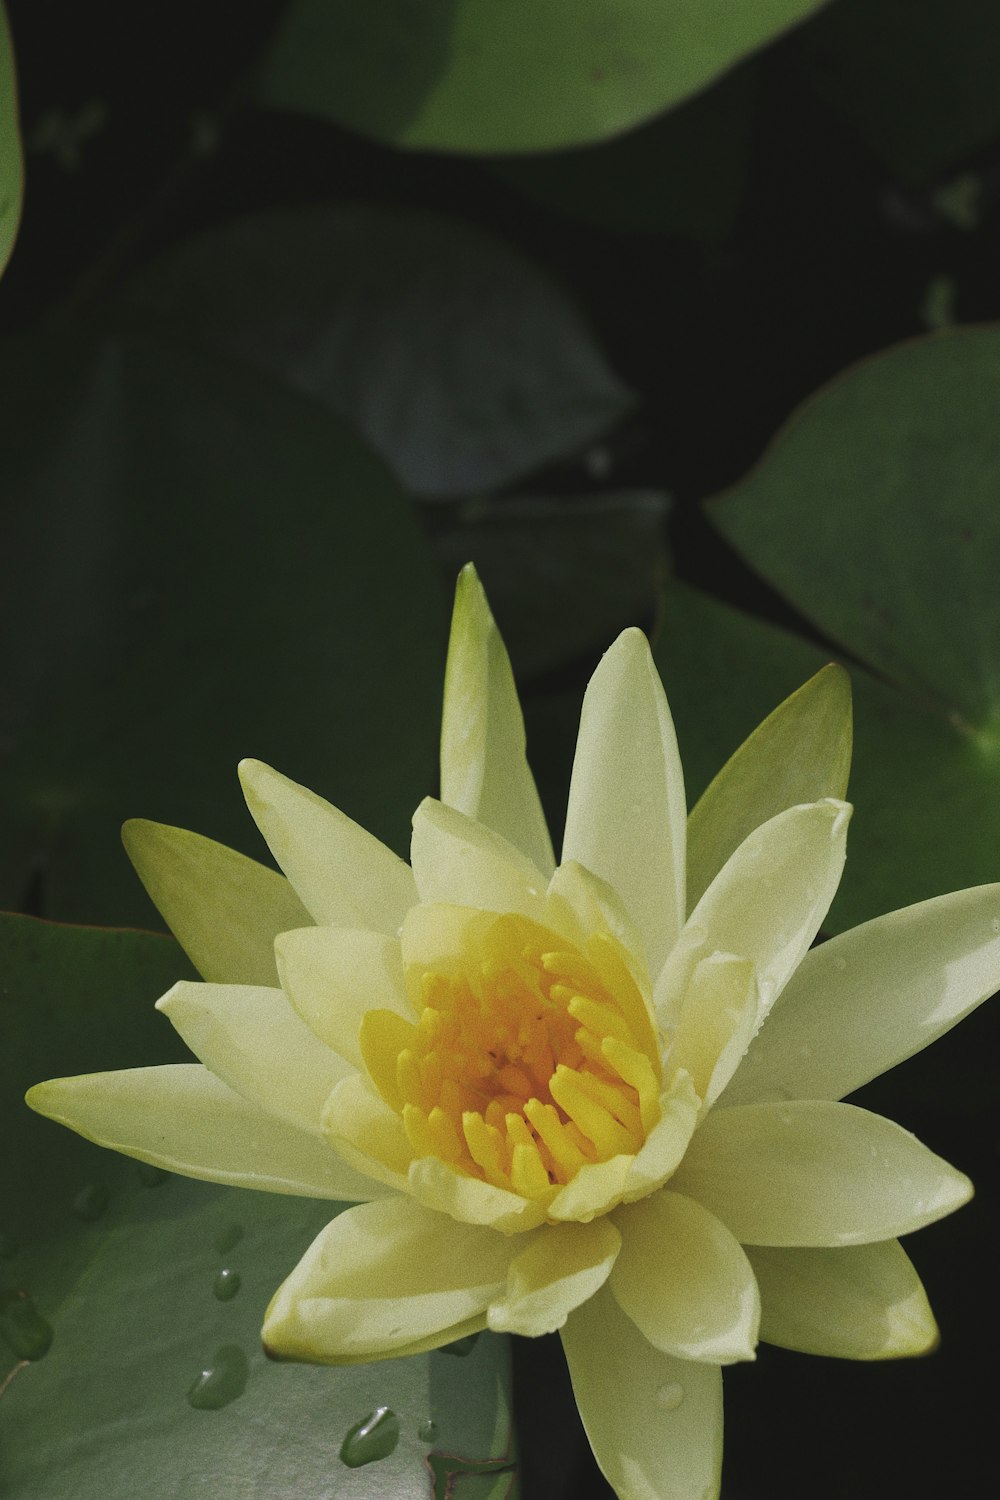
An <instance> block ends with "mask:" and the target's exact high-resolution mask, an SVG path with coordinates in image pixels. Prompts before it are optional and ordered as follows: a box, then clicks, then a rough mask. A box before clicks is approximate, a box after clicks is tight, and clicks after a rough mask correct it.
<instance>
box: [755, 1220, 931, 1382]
mask: <svg viewBox="0 0 1000 1500" xmlns="http://www.w3.org/2000/svg"><path fill="white" fill-rule="evenodd" d="M747 1255H748V1256H749V1258H750V1264H751V1265H752V1266H753V1268H754V1273H755V1274H756V1277H757V1280H758V1282H759V1284H760V1292H761V1298H762V1300H763V1304H764V1313H763V1317H762V1319H761V1328H760V1336H761V1338H762V1339H766V1341H767V1342H768V1343H769V1344H780V1345H781V1347H782V1348H784V1349H798V1350H800V1351H801V1352H802V1353H803V1354H826V1355H833V1356H835V1357H837V1358H840V1359H898V1358H900V1357H901V1356H903V1355H914V1354H926V1353H927V1351H928V1350H929V1349H933V1348H934V1346H935V1344H936V1343H937V1341H938V1330H937V1324H936V1323H935V1322H934V1315H933V1313H932V1312H931V1309H930V1304H929V1303H928V1301H927V1294H926V1293H925V1291H924V1289H923V1287H922V1286H921V1284H920V1277H919V1276H918V1275H917V1273H916V1271H915V1270H914V1269H913V1266H912V1264H911V1262H910V1259H909V1257H908V1256H907V1254H906V1252H905V1251H904V1249H903V1247H902V1245H901V1244H900V1243H899V1241H898V1240H881V1241H879V1242H878V1243H877V1244H873V1245H850V1246H848V1247H846V1248H845V1249H843V1250H780V1249H774V1248H771V1247H765V1246H763V1245H751V1246H750V1247H749V1249H748V1250H747Z"/></svg>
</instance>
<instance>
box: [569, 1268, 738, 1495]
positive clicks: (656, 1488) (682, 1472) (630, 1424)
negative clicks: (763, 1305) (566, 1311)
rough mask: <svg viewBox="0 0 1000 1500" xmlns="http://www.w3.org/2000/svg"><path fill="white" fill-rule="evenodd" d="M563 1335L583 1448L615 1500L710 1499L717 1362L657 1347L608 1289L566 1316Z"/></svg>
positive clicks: (716, 1476)
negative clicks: (673, 1354)
mask: <svg viewBox="0 0 1000 1500" xmlns="http://www.w3.org/2000/svg"><path fill="white" fill-rule="evenodd" d="M561 1337H562V1342H563V1348H564V1349H565V1351H566V1360H567V1363H568V1364H569V1373H570V1377H571V1379H572V1381H573V1393H574V1395H575V1396H576V1404H577V1406H578V1407H579V1408H580V1416H581V1417H582V1418H583V1425H584V1427H585V1428H586V1432H587V1437H588V1438H589V1439H590V1446H591V1447H592V1448H593V1450H594V1457H595V1458H596V1459H597V1462H598V1465H599V1467H600V1470H601V1473H602V1474H603V1475H604V1476H605V1478H606V1479H607V1481H608V1483H609V1484H610V1485H611V1487H612V1489H613V1490H614V1491H615V1494H616V1495H617V1496H618V1500H716V1497H717V1496H718V1493H719V1481H720V1475H721V1471H722V1372H721V1370H720V1369H719V1367H718V1365H710V1364H697V1363H694V1362H693V1361H691V1360H686V1359H674V1358H672V1357H671V1356H670V1355H668V1354H662V1353H661V1352H660V1350H659V1349H654V1348H653V1346H652V1344H651V1343H649V1341H648V1340H647V1339H645V1338H643V1336H642V1334H641V1333H640V1332H639V1330H638V1328H636V1326H635V1324H634V1323H633V1322H632V1319H631V1318H629V1317H627V1316H626V1315H625V1313H623V1312H622V1310H621V1308H620V1307H619V1306H618V1303H617V1302H616V1301H615V1299H614V1297H613V1296H612V1294H611V1291H610V1290H609V1288H608V1287H602V1289H601V1290H600V1291H599V1292H598V1293H597V1294H596V1296H594V1297H591V1299H590V1301H589V1302H585V1303H584V1304H583V1306H582V1307H578V1308H577V1309H576V1311H575V1312H572V1313H570V1316H569V1318H568V1320H567V1322H566V1326H565V1328H564V1329H563V1330H562V1334H561Z"/></svg>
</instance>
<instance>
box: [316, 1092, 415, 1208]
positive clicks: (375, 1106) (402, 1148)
mask: <svg viewBox="0 0 1000 1500" xmlns="http://www.w3.org/2000/svg"><path fill="white" fill-rule="evenodd" d="M323 1134H324V1136H325V1137H326V1139H327V1140H328V1141H330V1142H331V1144H332V1145H333V1148H334V1150H335V1151H336V1152H337V1153H338V1155H340V1156H342V1157H343V1159H344V1160H345V1161H347V1162H350V1164H351V1166H353V1167H355V1168H356V1169H357V1170H358V1171H359V1172H363V1173H367V1174H370V1175H371V1176H372V1177H373V1178H375V1179H376V1181H378V1182H381V1183H384V1184H385V1186H386V1187H390V1188H394V1189H396V1190H397V1191H398V1192H405V1191H406V1190H407V1188H406V1174H407V1172H408V1171H409V1167H410V1162H411V1161H412V1160H413V1148H412V1146H411V1145H410V1142H409V1140H408V1139H407V1135H406V1131H405V1130H404V1129H403V1122H402V1120H401V1119H400V1118H399V1116H398V1115H397V1114H396V1112H395V1111H394V1110H392V1109H390V1108H389V1106H388V1104H386V1102H385V1100H384V1099H383V1098H382V1097H381V1096H380V1095H379V1094H377V1093H376V1092H375V1090H374V1088H373V1087H372V1085H371V1084H370V1083H369V1081H368V1079H367V1077H366V1076H363V1075H362V1074H360V1073H352V1074H351V1075H350V1076H349V1077H348V1078H343V1079H341V1081H340V1083H338V1084H337V1086H336V1088H335V1089H334V1090H333V1092H332V1094H331V1095H330V1097H329V1099H328V1100H327V1101H326V1106H325V1108H324V1110H323ZM372 1196H373V1197H374V1194H373V1195H372ZM379 1196H382V1195H381V1194H380V1195H379Z"/></svg>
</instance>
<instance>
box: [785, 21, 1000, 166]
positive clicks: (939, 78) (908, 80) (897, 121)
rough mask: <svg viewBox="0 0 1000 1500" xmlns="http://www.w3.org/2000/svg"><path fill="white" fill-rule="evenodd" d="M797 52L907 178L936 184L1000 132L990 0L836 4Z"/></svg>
mask: <svg viewBox="0 0 1000 1500" xmlns="http://www.w3.org/2000/svg"><path fill="white" fill-rule="evenodd" d="M795 51H796V52H797V53H798V55H799V57H800V59H801V62H802V64H803V65H804V68H805V70H806V72H807V75H808V76H809V78H810V80H811V81H812V83H813V84H814V86H815V87H816V89H817V90H818V92H820V93H821V94H822V95H824V97H826V98H827V99H829V100H830V102H831V103H832V104H834V105H835V107H836V108H837V109H839V110H840V111H841V112H842V113H843V114H844V115H845V116H846V117H847V119H849V120H850V121H851V123H852V124H853V125H854V126H855V128H856V129H857V130H858V131H859V133H860V134H861V135H862V136H863V137H864V139H865V140H866V141H867V142H868V144H869V146H871V148H872V150H873V151H874V152H875V153H876V155H877V156H879V157H880V158H881V159H882V161H883V162H884V163H885V164H886V166H888V167H889V169H890V170H891V171H893V172H895V173H896V174H897V176H898V177H900V178H902V179H903V180H904V181H906V182H910V183H914V184H926V183H928V182H929V181H931V180H932V179H933V178H934V177H935V176H936V175H938V174H940V173H941V172H944V171H946V170H947V169H948V168H949V167H950V166H952V165H954V164H956V163H957V162H958V161H959V160H960V159H961V158H962V157H964V156H966V155H968V153H969V152H971V151H974V150H976V149H977V148H978V147H980V146H983V145H985V144H986V143H987V142H989V141H992V140H995V139H996V137H997V135H998V134H1000V89H998V88H997V73H998V70H1000V9H998V7H997V6H995V5H988V4H987V5H984V4H983V0H916V3H915V0H837V4H836V5H831V6H830V7H829V9H828V10H827V11H826V12H825V14H824V15H822V16H821V17H819V18H818V19H817V21H816V23H815V25H814V26H810V27H808V28H806V29H805V30H803V31H802V32H801V33H800V34H799V36H798V37H797V38H796V41H795Z"/></svg>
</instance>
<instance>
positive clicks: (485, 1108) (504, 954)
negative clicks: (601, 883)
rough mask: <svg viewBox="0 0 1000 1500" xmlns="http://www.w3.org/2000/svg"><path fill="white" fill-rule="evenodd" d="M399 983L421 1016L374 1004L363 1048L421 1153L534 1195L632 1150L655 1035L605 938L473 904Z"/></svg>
mask: <svg viewBox="0 0 1000 1500" xmlns="http://www.w3.org/2000/svg"><path fill="white" fill-rule="evenodd" d="M407 981H408V985H409V987H410V991H411V995H413V997H414V999H415V1002H416V1004H415V1010H416V1011H418V1012H419V1020H418V1021H416V1022H412V1021H408V1020H405V1019H404V1018H403V1017H401V1016H398V1015H396V1014H395V1013H393V1012H391V1011H370V1012H369V1013H368V1014H367V1015H366V1017H365V1019H364V1022H363V1024H362V1028H361V1048H362V1053H363V1055H364V1059H365V1063H366V1065H367V1067H368V1071H369V1073H370V1075H371V1077H372V1079H373V1081H374V1082H375V1084H376V1086H377V1087H378V1089H379V1091H380V1092H381V1094H382V1096H383V1098H385V1099H386V1100H387V1102H388V1103H389V1104H390V1105H391V1106H392V1108H393V1109H395V1110H397V1111H398V1113H399V1114H400V1116H401V1118H402V1121H403V1125H404V1127H405V1129H406V1133H407V1136H408V1137H409V1140H410V1144H411V1145H412V1147H413V1149H414V1151H415V1152H416V1154H417V1155H418V1156H436V1157H439V1158H440V1159H441V1160H442V1161H445V1162H448V1163H450V1164H451V1165H452V1166H453V1167H454V1168H455V1169H456V1170H458V1171H460V1172H464V1173H467V1174H468V1175H469V1176H473V1177H477V1178H479V1179H480V1180H483V1181H486V1182H490V1183H492V1184H493V1185H494V1186H496V1187H501V1188H506V1189H508V1190H511V1191H513V1192H516V1193H520V1194H522V1195H523V1196H525V1197H529V1198H537V1197H541V1196H542V1195H543V1194H546V1193H548V1192H549V1191H550V1190H551V1189H553V1188H558V1187H559V1186H561V1185H563V1184H565V1183H567V1182H569V1180H570V1179H571V1178H572V1177H573V1176H575V1174H576V1173H577V1172H578V1171H579V1170H580V1168H581V1167H583V1166H585V1165H586V1164H587V1163H593V1162H601V1161H607V1160H609V1159H610V1158H611V1157H613V1156H618V1155H621V1154H623V1153H627V1154H635V1153H636V1152H637V1151H638V1150H639V1149H640V1147H641V1146H642V1143H643V1141H644V1140H645V1138H646V1135H647V1133H648V1132H649V1130H650V1129H651V1128H652V1126H653V1125H654V1124H655V1123H656V1122H657V1120H658V1119H659V1102H658V1100H659V1092H660V1082H661V1071H660V1061H659V1050H658V1048H657V1045H656V1038H655V1035H654V1031H653V1027H652V1024H651V1021H650V1018H649V1014H648V1011H647V1008H646V1004H645V1001H644V1000H643V997H642V995H641V993H640V991H639V989H638V987H637V985H636V983H635V980H634V979H633V977H632V974H631V972H630V970H629V966H628V963H627V960H626V958H625V954H624V952H623V950H622V948H621V946H620V944H618V943H617V942H616V940H615V939H614V938H613V937H611V936H609V935H607V934H605V933H599V934H596V935H595V936H593V937H592V938H590V940H589V941H588V943H587V948H586V952H581V951H580V950H578V949H574V948H571V947H569V946H568V945H567V943H566V942H565V940H564V939H560V938H559V937H557V935H556V934H555V933H553V932H551V931H549V930H548V929H547V928H545V927H541V926H539V925H538V924H537V923H534V922H531V921H529V920H528V919H527V918H525V917H519V916H502V917H497V916H493V915H492V914H488V913H481V912H476V913H470V922H469V928H468V932H467V934H466V939H465V941H464V943H463V945H462V948H461V951H460V952H459V953H457V954H455V955H449V956H448V957H447V958H446V959H444V960H441V961H437V962H435V964H434V966H433V967H430V968H428V967H423V966H420V967H419V968H417V969H415V968H414V967H413V966H412V965H411V967H410V969H409V971H408V973H407Z"/></svg>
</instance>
